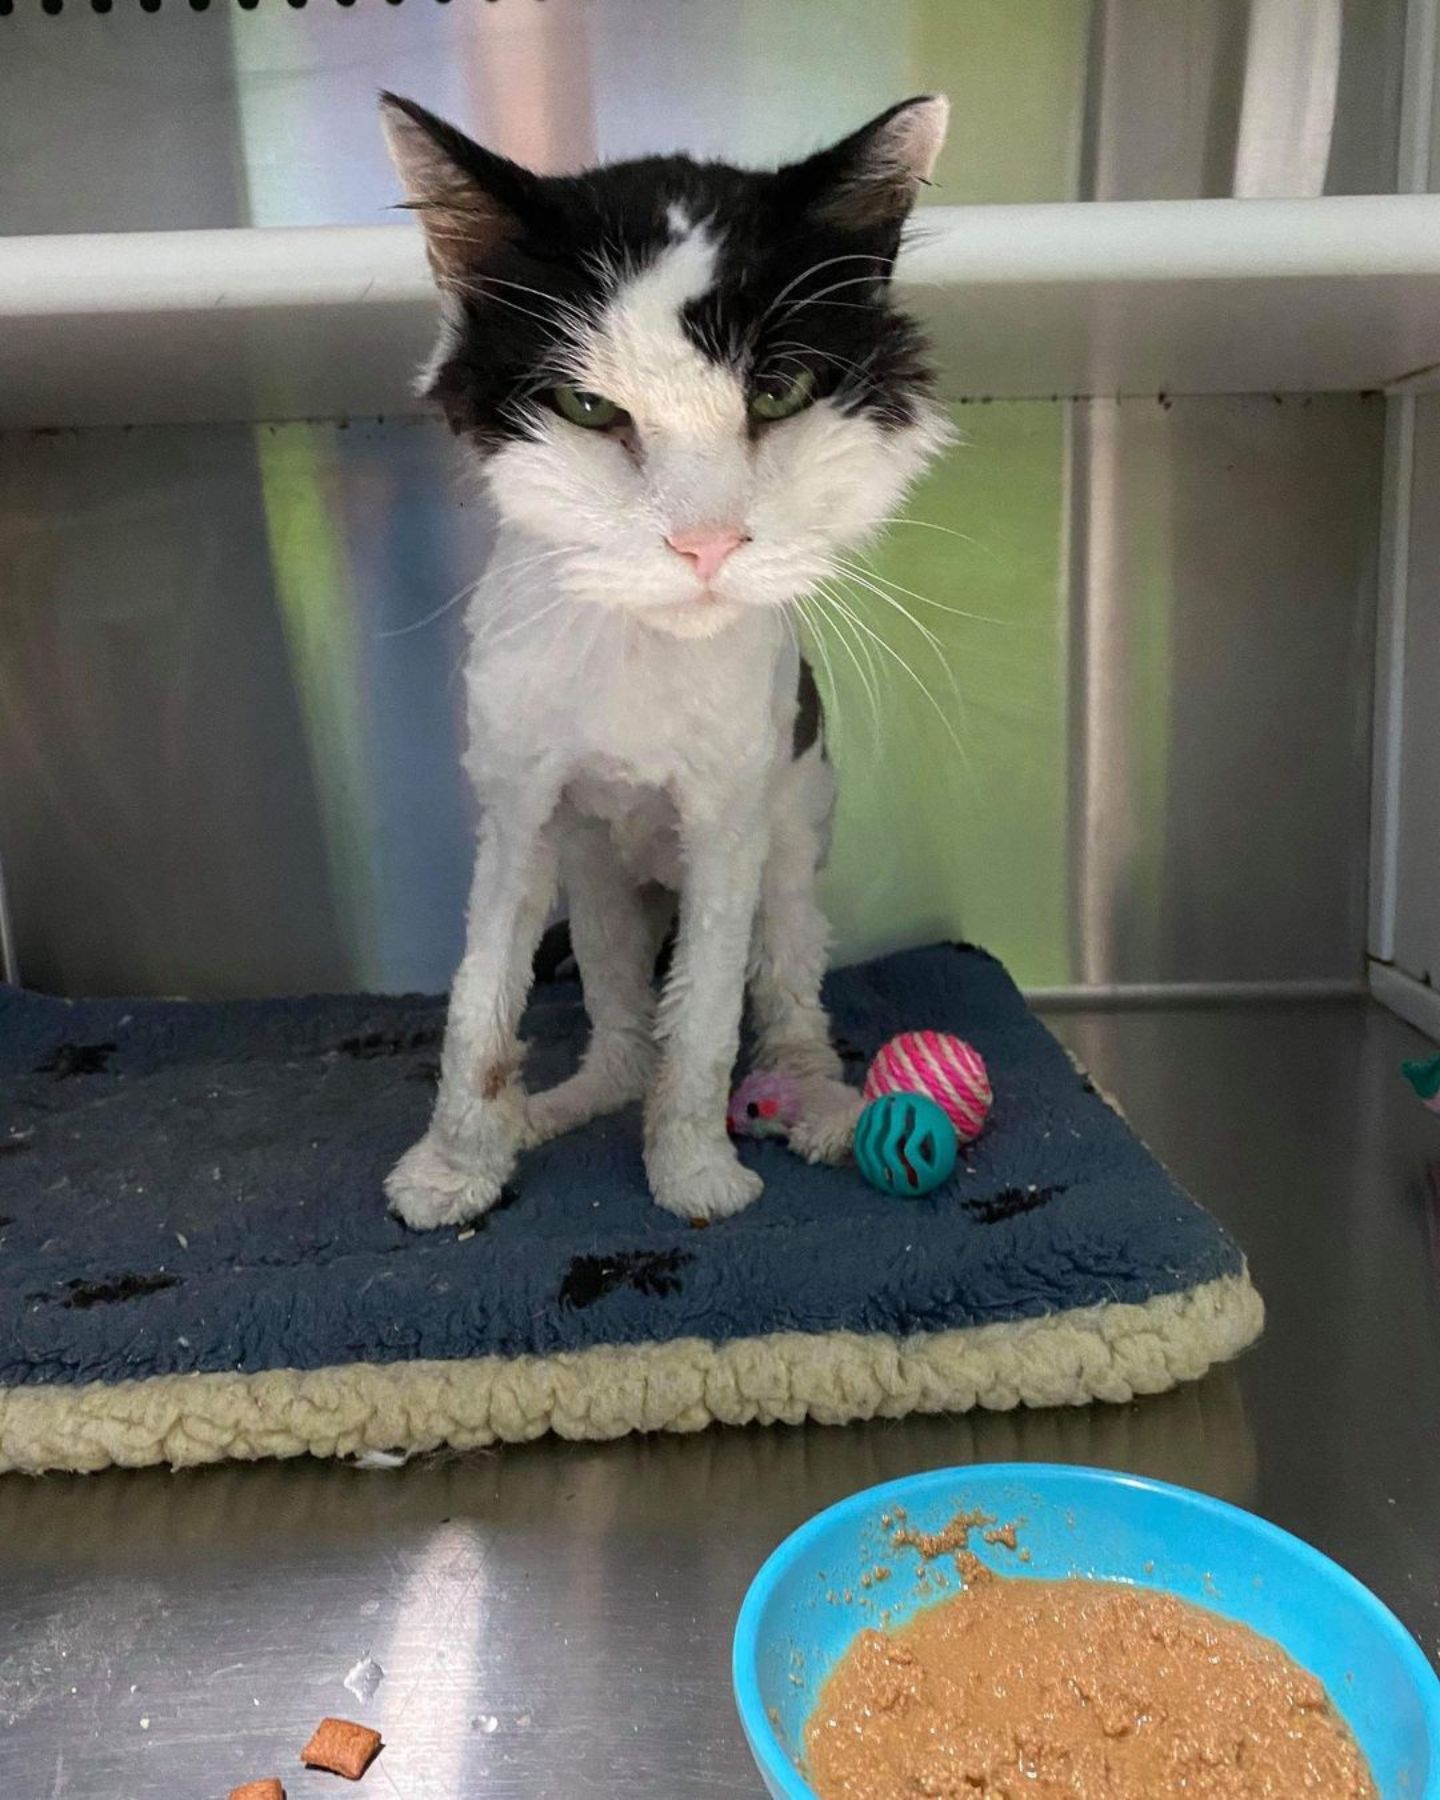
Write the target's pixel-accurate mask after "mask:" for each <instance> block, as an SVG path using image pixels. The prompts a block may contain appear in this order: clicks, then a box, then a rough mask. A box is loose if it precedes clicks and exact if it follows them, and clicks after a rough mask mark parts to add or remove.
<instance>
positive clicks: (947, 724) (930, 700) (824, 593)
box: [815, 582, 975, 784]
mask: <svg viewBox="0 0 1440 1800" xmlns="http://www.w3.org/2000/svg"><path fill="white" fill-rule="evenodd" d="M815 592H816V594H817V596H819V597H820V598H821V599H823V600H824V601H825V602H826V603H828V605H830V606H831V607H832V608H833V609H834V610H835V611H836V613H838V614H843V615H844V616H845V617H846V618H847V619H848V620H849V622H850V624H851V625H852V626H854V627H855V628H857V629H858V630H860V631H862V632H863V633H864V634H865V636H866V637H868V638H869V639H870V640H871V642H872V643H874V645H875V646H876V648H877V649H879V650H881V651H882V652H883V653H884V654H885V655H886V656H887V657H888V658H889V659H890V661H891V662H893V663H894V664H895V665H896V666H897V667H898V668H900V669H902V670H903V671H904V672H905V674H906V675H907V676H908V677H909V679H910V681H911V682H912V683H913V684H914V685H915V687H916V688H918V689H919V691H920V693H921V694H922V695H923V696H924V699H925V702H926V704H927V705H928V706H929V708H930V710H931V711H932V712H933V713H934V714H935V716H936V718H937V719H938V720H939V721H940V723H941V725H942V726H943V727H944V730H945V734H946V736H947V737H948V738H949V740H950V742H951V744H952V745H953V746H954V748H955V751H956V754H957V755H958V756H959V758H960V760H961V763H962V764H963V765H964V768H965V772H966V775H967V776H968V777H969V779H970V781H971V782H972V784H973V783H974V780H975V772H974V768H973V766H972V764H971V761H970V755H969V752H968V751H967V750H966V748H965V745H964V743H963V741H962V740H961V738H960V735H959V733H958V732H957V731H956V729H955V725H954V722H953V720H952V719H951V718H950V715H949V714H948V713H947V712H946V710H945V708H944V707H943V706H941V704H940V702H939V701H938V700H937V699H936V697H935V695H934V694H933V693H932V692H931V690H930V688H929V686H928V685H927V683H926V682H925V681H924V680H923V679H922V677H921V676H920V674H919V673H918V671H917V670H916V669H915V668H914V667H912V665H911V663H910V662H909V660H908V659H907V658H906V657H905V656H903V655H902V654H901V652H900V651H898V650H897V649H896V648H895V646H894V645H893V644H891V643H889V642H888V641H887V640H886V639H885V638H883V637H881V636H880V635H879V633H878V632H876V631H875V630H873V629H872V628H871V626H869V625H868V624H866V622H865V621H864V620H863V619H862V618H860V617H859V615H858V614H857V613H856V612H855V611H854V610H853V609H852V608H851V607H850V606H849V605H848V603H847V602H846V600H845V598H844V597H843V595H841V594H838V593H837V592H836V591H835V590H834V589H833V588H831V587H830V586H828V585H827V584H826V583H824V582H821V583H819V584H818V585H817V587H816V589H815ZM948 672H949V671H948V669H947V673H948ZM957 697H958V696H957Z"/></svg>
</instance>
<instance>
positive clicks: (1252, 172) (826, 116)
mask: <svg viewBox="0 0 1440 1800" xmlns="http://www.w3.org/2000/svg"><path fill="white" fill-rule="evenodd" d="M1404 11H1405V9H1404V0H1206V4H1204V5H1200V6H1196V5H1191V4H1187V0H1094V3H1093V4H1085V3H1082V0H998V3H997V0H893V3H891V4H887V5H885V6H875V5H873V4H871V3H870V0H787V4H786V5H784V6H775V5H772V4H770V3H769V0H688V3H687V4H686V5H684V6H676V5H672V4H667V0H543V4H542V0H504V3H503V4H500V5H496V4H493V3H491V0H455V3H454V4H452V5H448V6H418V7H417V6H410V7H404V8H402V7H399V6H393V7H378V6H377V7H364V6H360V7H355V8H353V9H351V8H343V7H335V6H310V7H307V8H292V7H286V6H282V5H280V4H278V0H262V3H261V4H260V5H258V6H256V7H255V8H254V10H252V11H248V12H246V11H240V10H237V9H236V8H235V7H233V6H223V7H222V6H215V7H211V8H209V9H208V11H205V12H196V11H194V10H193V9H191V8H186V7H180V6H161V7H158V8H157V9H156V10H155V11H154V12H153V13H149V12H144V11H142V10H140V9H139V8H136V7H132V6H118V7H116V8H115V9H114V10H113V11H111V12H108V13H105V14H96V13H94V12H93V11H92V10H91V9H90V8H89V7H84V6H68V7H66V8H65V9H64V10H63V12H62V13H60V14H59V15H58V16H53V17H52V16H50V15H48V14H46V13H44V12H42V10H41V7H40V5H39V4H38V0H20V4H19V5H17V7H16V9H15V12H14V13H13V14H12V15H11V16H9V17H6V18H4V19H0V230H4V231H7V232H45V231H106V230H112V231H113V230H138V229H143V228H155V229H163V230H170V229H177V228H181V227H186V226H199V225H231V224H260V225H276V224H311V223H352V222H367V223H368V222H370V221H371V220H373V219H375V218H376V217H377V216H379V214H380V210H381V209H382V208H383V207H385V206H387V205H388V204H390V203H391V202H392V201H393V200H394V198H395V191H394V183H393V180H392V178H391V176H390V173H389V170H388V168H387V166H386V163H385V159H384V152H383V149H382V147H381V144H380V139H379V133H378V131H377V130H376V128H375V121H374V96H375V92H376V90H377V89H378V88H381V87H398V88H402V89H404V90H405V91H407V92H410V93H413V94H415V95H416V96H417V98H420V99H423V100H425V101H426V102H427V103H428V104H430V105H433V106H435V107H437V108H439V109H440V110H443V111H446V112H448V113H450V114H452V115H453V116H455V117H456V118H458V119H459V120H461V121H462V122H464V123H466V124H468V125H470V126H471V127H473V128H474V129H475V130H476V131H478V132H480V133H482V134H483V135H484V136H485V137H486V138H487V140H488V141H489V142H491V143H492V144H494V145H495V146H496V147H497V148H499V149H501V150H504V151H506V152H507V153H509V154H510V155H512V156H515V157H518V158H520V159H521V160H525V161H530V162H533V163H534V164H536V165H537V166H539V167H543V168H562V167H567V166H574V165H576V164H578V163H582V162H584V161H587V160H592V159H594V158H595V157H597V156H604V157H616V156H627V155H635V154H639V153H643V152H645V151H650V150H670V149H675V148H677V147H683V148H686V149H691V150H695V151H700V152H705V153H708V154H725V155H731V156H735V155H738V156H742V157H748V158H753V159H756V160H765V159H768V158H778V157H782V156H785V155H789V154H793V153H795V152H796V151H798V150H802V149H804V148H807V147H809V146H811V145H813V144H815V143H817V142H819V141H821V140H822V139H823V138H824V137H825V136H826V135H827V134H832V135H837V134H838V133H840V132H841V131H845V130H848V129H850V128H851V127H852V126H853V125H854V124H855V123H856V122H857V121H858V120H860V119H861V118H863V117H865V116H866V114H867V112H871V111H878V110H879V109H880V108H881V107H883V106H886V105H888V104H889V103H890V102H891V101H892V100H894V99H896V98H897V97H898V96H901V95H903V94H905V93H909V92H913V91H915V90H916V89H917V88H919V89H924V88H941V89H944V90H946V91H948V92H949V93H950V95H951V97H952V99H953V100H954V101H955V119H956V124H955V128H954V131H953V134H952V141H951V144H950V147H949V149H948V151H947V153H946V157H945V160H944V161H943V163H942V165H941V168H940V171H939V176H940V189H939V193H940V196H941V197H943V198H945V199H951V200H967V199H972V200H1036V199H1069V198H1073V197H1076V196H1083V197H1090V196H1092V195H1110V196H1113V197H1116V198H1135V197H1138V196H1142V195H1155V196H1166V195H1199V194H1229V193H1266V194H1308V193H1315V192H1331V193H1378V192H1386V191H1388V190H1390V189H1391V188H1392V187H1393V185H1394V175H1395V151H1396V130H1397V118H1398V110H1399V90H1400V64H1401V53H1402V49H1403V36H1404Z"/></svg>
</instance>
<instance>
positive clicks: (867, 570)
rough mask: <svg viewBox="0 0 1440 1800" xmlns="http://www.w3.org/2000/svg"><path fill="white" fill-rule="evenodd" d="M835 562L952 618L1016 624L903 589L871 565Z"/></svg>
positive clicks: (914, 620)
mask: <svg viewBox="0 0 1440 1800" xmlns="http://www.w3.org/2000/svg"><path fill="white" fill-rule="evenodd" d="M917 522H918V521H917ZM833 560H834V562H835V565H836V567H837V568H841V569H849V570H852V571H854V572H855V573H857V574H864V575H866V576H868V577H869V578H870V579H871V580H872V581H878V582H880V583H881V584H882V585H883V586H884V587H886V588H888V589H890V590H891V591H892V592H893V593H896V594H904V595H905V596H906V598H907V599H910V600H918V601H919V602H920V604H921V605H922V606H933V607H934V608H935V610H936V612H943V613H949V614H950V615H951V617H952V618H956V619H968V620H969V621H970V622H971V624H973V625H1013V624H1014V623H1015V621H1014V620H1013V619H997V618H995V617H994V616H993V615H992V614H990V613H977V612H969V611H967V610H966V609H965V608H964V607H963V606H949V605H947V604H946V602H945V601H943V600H932V599H931V597H930V595H929V594H919V593H916V592H915V590H914V589H913V588H907V587H902V586H901V584H900V583H899V582H898V581H892V580H891V578H890V577H889V576H888V575H882V574H881V573H880V571H879V570H878V569H877V568H875V567H873V565H871V564H870V563H849V562H847V561H846V560H845V558H844V557H841V556H837V557H835V558H834V559H833ZM905 610H906V609H905V608H903V607H902V608H901V611H902V612H903V611H905ZM907 617H910V619H911V622H912V624H915V625H917V626H920V629H921V630H922V631H923V630H925V629H926V627H924V626H923V625H920V621H919V620H918V619H916V618H914V617H913V615H911V614H908V613H907Z"/></svg>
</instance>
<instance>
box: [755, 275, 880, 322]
mask: <svg viewBox="0 0 1440 1800" xmlns="http://www.w3.org/2000/svg"><path fill="white" fill-rule="evenodd" d="M879 282H880V277H879V276H878V275H851V276H849V277H848V278H847V279H846V280H844V281H836V282H832V283H831V285H830V286H829V287H824V288H821V290H820V292H819V293H818V294H802V295H801V296H800V298H799V299H798V300H792V301H791V302H790V304H789V306H787V307H786V308H785V310H784V312H782V313H781V315H780V321H779V322H780V323H781V324H782V325H783V324H784V322H785V320H786V319H790V318H793V317H794V316H795V314H796V313H797V312H803V311H804V310H805V308H806V307H807V306H825V305H830V306H854V307H856V308H857V309H858V310H859V311H861V312H868V311H870V310H871V308H869V307H867V306H864V305H862V304H861V302H859V301H854V300H851V301H846V300H831V299H830V298H829V296H830V295H831V294H840V293H843V292H844V291H845V289H846V288H853V287H871V288H873V287H876V286H878V285H879Z"/></svg>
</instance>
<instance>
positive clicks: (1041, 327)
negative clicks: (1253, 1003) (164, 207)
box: [0, 195, 1440, 428]
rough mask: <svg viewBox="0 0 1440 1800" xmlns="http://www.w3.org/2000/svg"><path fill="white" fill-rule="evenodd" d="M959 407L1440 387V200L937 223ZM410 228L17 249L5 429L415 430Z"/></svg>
mask: <svg viewBox="0 0 1440 1800" xmlns="http://www.w3.org/2000/svg"><path fill="white" fill-rule="evenodd" d="M900 278H901V280H902V282H903V283H904V285H905V286H906V288H907V289H908V290H909V298H910V301H911V304H912V305H914V306H915V307H916V309H917V310H918V311H919V312H920V313H921V314H922V315H923V316H924V318H925V320H926V323H927V325H928V326H929V328H930V331H931V334H932V337H933V338H934V340H935V344H936V348H937V350H938V352H939V359H940V367H941V372H942V379H943V384H944V388H945V391H946V393H947V395H948V396H949V397H950V398H953V399H967V398H974V399H981V398H990V399H1025V398H1050V397H1052V396H1060V395H1120V394H1152V395H1153V394H1158V393H1169V394H1196V393H1263V392H1267V391H1270V392H1287V393H1297V392H1299V393H1304V392H1323V391H1345V390H1354V389H1373V388H1382V389H1391V388H1395V387H1397V386H1404V387H1407V388H1411V389H1415V388H1425V387H1431V386H1440V378H1437V373H1436V372H1437V371H1440V196H1432V195H1383V196H1378V197H1358V198H1357V197H1335V198H1327V199H1312V200H1184V201H1127V202H1092V203H1083V204H1074V205H1041V206H985V207H932V208H927V209H926V210H925V211H924V212H923V213H922V214H921V215H920V217H919V221H918V228H917V232H916V241H915V242H914V244H913V245H912V246H911V247H910V248H909V249H908V250H907V251H906V253H905V256H904V257H903V259H902V263H901V269H900ZM434 315H435V302H434V295H433V293H432V290H431V288H430V283H429V277H428V274H427V271H426V267H425V260H424V256H423V253H422V250H421V245H420V240H419V235H418V233H417V232H416V231H415V230H414V229H413V228H412V227H409V226H404V225H391V226H376V227H319V228H307V229H284V230H282V229H265V230H238V231H190V232H173V233H166V232H160V233H155V232H137V233H119V234H113V235H104V236H86V237H29V238H6V239H0V427H9V428H16V427H21V428H23V427H66V426H88V425H122V424H151V423H170V422H173V423H193V422H202V421H219V420H281V419H295V418H338V417H345V416H350V415H359V416H364V415H371V414H377V413H381V414H393V413H402V412H414V411H416V410H419V403H418V402H417V401H416V400H415V399H414V397H413V395H412V394H411V392H410V381H411V377H412V374H413V371H414V370H415V368H416V367H417V366H418V365H419V363H420V362H421V360H422V359H423V357H424V355H425V353H426V351H427V349H428V347H429V344H430V340H431V336H432V332H433V325H434Z"/></svg>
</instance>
